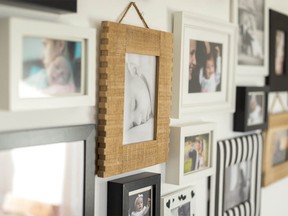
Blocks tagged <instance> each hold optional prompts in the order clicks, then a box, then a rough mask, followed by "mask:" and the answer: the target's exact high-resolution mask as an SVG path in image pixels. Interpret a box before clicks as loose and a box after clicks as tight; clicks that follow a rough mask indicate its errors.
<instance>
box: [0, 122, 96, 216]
mask: <svg viewBox="0 0 288 216" xmlns="http://www.w3.org/2000/svg"><path fill="white" fill-rule="evenodd" d="M95 137H96V130H95V125H75V126H67V127H53V128H43V129H27V130H21V131H20V130H19V131H7V132H0V161H1V165H0V166H1V170H2V171H1V174H0V175H1V179H6V180H5V181H7V182H11V184H1V197H2V198H1V201H0V209H1V212H2V211H3V212H9V213H11V214H20V213H21V212H23V214H24V213H25V214H26V213H31V214H35V215H39V214H40V215H41V214H43V212H47V214H48V212H50V213H51V215H52V211H53V212H54V211H60V210H61V211H64V212H66V210H69V214H70V213H72V212H74V213H75V214H76V215H83V216H84V215H85V216H86V215H89V216H92V215H94V193H95V173H96V171H95V163H94V161H95V159H96V155H95V148H96V145H95ZM51 158H53V160H51ZM12 164H13V166H12ZM3 176H4V177H5V178H4V177H3ZM10 177H11V178H13V179H12V180H13V181H12V180H11V179H10ZM52 177H53V178H52ZM61 179H62V180H61ZM12 182H13V185H12ZM63 182H65V184H63ZM3 183H4V182H3ZM9 185H10V186H9ZM47 185H50V187H49V190H48V191H47ZM75 185H76V187H75ZM51 188H52V190H51ZM76 194H77V197H78V198H76V199H75V197H76ZM70 196H71V197H70ZM72 196H73V197H72ZM72 198H73V199H72ZM73 200H74V202H73ZM20 203H21V205H20ZM61 206H62V207H61ZM63 206H65V209H66V210H65V209H64V207H63ZM41 210H42V213H41V212H38V211H41ZM74 213H73V214H74Z"/></svg>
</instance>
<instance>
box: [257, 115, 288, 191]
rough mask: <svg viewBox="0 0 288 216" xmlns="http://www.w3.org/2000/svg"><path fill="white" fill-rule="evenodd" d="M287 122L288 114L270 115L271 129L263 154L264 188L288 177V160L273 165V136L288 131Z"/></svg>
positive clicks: (266, 137) (267, 133)
mask: <svg viewBox="0 0 288 216" xmlns="http://www.w3.org/2000/svg"><path fill="white" fill-rule="evenodd" d="M287 122H288V114H287V113H277V114H270V115H269V127H268V129H267V130H266V133H265V148H264V152H263V170H262V172H263V174H262V176H263V177H262V186H267V185H269V184H272V183H274V182H276V181H278V180H280V179H282V178H284V177H285V176H287V168H288V160H285V161H283V162H281V163H279V164H275V165H273V152H274V149H273V145H274V144H275V143H274V142H273V135H274V134H275V133H277V132H279V131H281V130H288V123H287ZM286 151H287V150H286ZM286 157H287V154H286Z"/></svg>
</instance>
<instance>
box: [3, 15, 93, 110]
mask: <svg viewBox="0 0 288 216" xmlns="http://www.w3.org/2000/svg"><path fill="white" fill-rule="evenodd" d="M0 29H1V32H2V37H1V40H0V45H1V46H2V49H1V51H0V54H1V56H2V58H1V60H0V62H1V65H2V67H1V73H0V78H1V81H0V85H1V87H2V89H3V91H1V93H0V97H1V102H0V109H2V110H8V111H18V110H34V109H51V108H64V107H79V106H95V91H96V87H95V81H96V75H95V70H96V67H95V47H96V44H95V37H96V36H95V35H96V32H95V29H92V28H86V27H75V26H69V25H65V24H59V23H52V22H51V23H50V22H44V21H35V20H28V19H22V18H15V17H8V18H3V19H1V20H0ZM29 47H34V49H33V50H31V49H30V48H29ZM41 56H42V57H43V58H42V57H41ZM52 57H53V58H52ZM56 57H57V58H56ZM51 59H53V61H52V60H51ZM7 80H9V82H7Z"/></svg>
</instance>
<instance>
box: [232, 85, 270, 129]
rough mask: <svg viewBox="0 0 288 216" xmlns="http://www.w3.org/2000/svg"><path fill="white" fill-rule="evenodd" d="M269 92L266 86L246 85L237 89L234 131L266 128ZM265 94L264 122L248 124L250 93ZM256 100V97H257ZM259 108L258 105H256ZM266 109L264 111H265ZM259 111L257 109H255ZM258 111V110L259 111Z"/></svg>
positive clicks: (263, 105)
mask: <svg viewBox="0 0 288 216" xmlns="http://www.w3.org/2000/svg"><path fill="white" fill-rule="evenodd" d="M268 92H269V88H268V87H267V86H265V87H255V86H254V87H245V86H238V87H237V89H236V111H235V113H234V123H233V125H234V127H233V130H234V131H242V132H245V131H251V130H257V129H261V130H264V129H266V128H267V126H268V114H267V113H268ZM253 93H254V94H257V93H258V94H260V93H262V94H263V97H264V103H262V107H261V106H260V105H259V107H261V108H262V111H261V110H259V111H261V112H262V117H263V122H262V123H255V124H252V125H248V119H249V94H253ZM255 100H256V98H255ZM256 108H257V107H256ZM263 110H264V112H263ZM255 111H257V110H255ZM257 112H258V111H257Z"/></svg>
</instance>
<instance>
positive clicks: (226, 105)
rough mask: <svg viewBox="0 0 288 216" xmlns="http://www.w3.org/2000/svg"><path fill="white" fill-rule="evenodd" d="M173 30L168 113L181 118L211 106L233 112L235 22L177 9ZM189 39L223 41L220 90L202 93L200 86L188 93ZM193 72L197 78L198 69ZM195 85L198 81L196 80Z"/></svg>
mask: <svg viewBox="0 0 288 216" xmlns="http://www.w3.org/2000/svg"><path fill="white" fill-rule="evenodd" d="M173 32H174V70H173V88H172V108H171V117H172V118H180V117H183V116H185V115H186V116H187V115H192V114H194V113H195V112H207V111H212V110H213V111H229V112H233V111H234V98H235V95H234V94H235V91H234V90H235V88H234V66H235V56H234V54H235V52H234V51H235V48H236V47H235V43H234V42H235V36H236V27H235V25H232V24H230V23H226V22H223V21H220V20H215V19H211V18H209V17H204V16H200V15H194V14H191V13H187V12H177V13H175V14H174V29H173ZM191 39H193V40H196V42H198V41H200V42H201V41H205V42H207V41H208V42H209V43H215V44H216V43H220V44H222V45H221V46H222V47H223V49H222V68H221V70H220V71H221V73H220V74H221V82H220V86H221V90H220V91H217V92H206V93H204V92H201V90H200V91H197V92H196V93H189V82H190V81H189V64H190V63H189V53H190V51H189V46H190V45H189V44H188V43H190V40H191ZM206 51H207V50H206ZM207 55H208V54H207ZM195 58H196V57H195ZM196 62H197V59H196ZM196 64H197V63H196ZM199 67H200V66H199ZM195 72H196V74H194V75H193V76H195V75H196V77H199V78H200V76H199V75H198V73H200V69H199V70H197V71H195ZM191 81H192V78H191ZM192 85H193V84H192ZM198 85H200V83H199V82H198ZM194 86H196V85H194Z"/></svg>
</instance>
